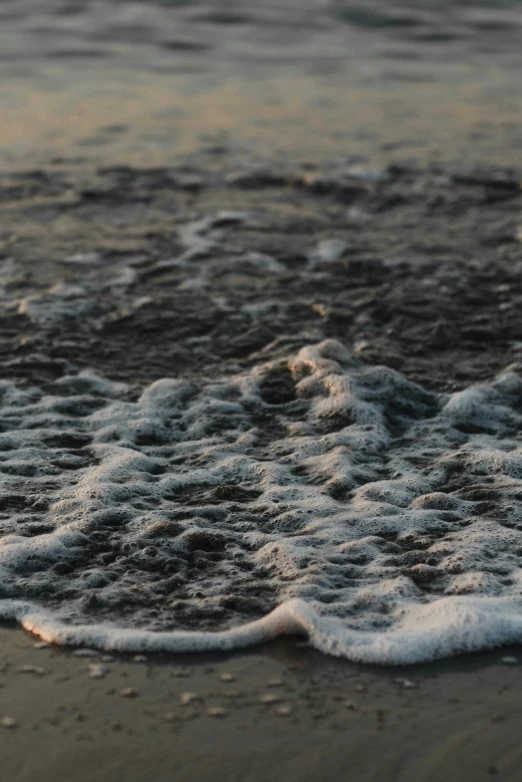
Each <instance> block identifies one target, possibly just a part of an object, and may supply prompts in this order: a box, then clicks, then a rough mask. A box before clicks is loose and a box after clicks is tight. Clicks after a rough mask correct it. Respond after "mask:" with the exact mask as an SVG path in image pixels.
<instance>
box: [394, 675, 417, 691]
mask: <svg viewBox="0 0 522 782" xmlns="http://www.w3.org/2000/svg"><path fill="white" fill-rule="evenodd" d="M395 684H398V685H399V687H402V689H403V690H415V689H416V688H417V687H418V685H417V682H412V680H411V679H399V678H397V679H395Z"/></svg>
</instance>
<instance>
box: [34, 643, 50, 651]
mask: <svg viewBox="0 0 522 782" xmlns="http://www.w3.org/2000/svg"><path fill="white" fill-rule="evenodd" d="M50 645H51V644H48V643H47V641H37V642H36V643H35V644H33V649H48V648H49V647H50Z"/></svg>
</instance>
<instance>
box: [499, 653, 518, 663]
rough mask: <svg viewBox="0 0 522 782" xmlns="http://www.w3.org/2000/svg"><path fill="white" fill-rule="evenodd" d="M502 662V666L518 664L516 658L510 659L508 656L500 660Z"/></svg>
mask: <svg viewBox="0 0 522 782" xmlns="http://www.w3.org/2000/svg"><path fill="white" fill-rule="evenodd" d="M502 662H503V663H504V665H516V664H517V663H518V658H517V657H510V656H509V655H508V656H507V657H503V658H502Z"/></svg>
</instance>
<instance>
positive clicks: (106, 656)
mask: <svg viewBox="0 0 522 782" xmlns="http://www.w3.org/2000/svg"><path fill="white" fill-rule="evenodd" d="M101 659H102V663H112V662H114V657H112V656H111V655H110V654H104V655H103V657H102V658H101Z"/></svg>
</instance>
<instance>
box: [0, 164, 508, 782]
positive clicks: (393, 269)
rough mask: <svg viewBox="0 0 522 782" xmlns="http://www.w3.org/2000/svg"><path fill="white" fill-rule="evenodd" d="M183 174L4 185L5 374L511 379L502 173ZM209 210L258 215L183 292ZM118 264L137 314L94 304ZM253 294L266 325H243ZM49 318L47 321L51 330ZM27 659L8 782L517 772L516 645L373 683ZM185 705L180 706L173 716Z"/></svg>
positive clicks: (236, 662) (8, 736)
mask: <svg viewBox="0 0 522 782" xmlns="http://www.w3.org/2000/svg"><path fill="white" fill-rule="evenodd" d="M225 158H226V156H225ZM201 162H202V164H201V166H200V167H199V168H195V169H194V170H191V171H190V172H189V171H186V170H185V171H183V170H181V169H179V170H177V171H173V170H171V169H165V168H164V169H160V170H153V171H150V170H149V171H142V170H139V169H132V168H125V167H123V168H115V169H112V170H110V171H105V172H98V173H96V174H94V173H93V174H92V179H91V180H90V181H89V182H85V181H84V180H82V179H81V178H78V177H77V176H76V175H75V174H74V173H72V172H71V173H70V174H64V175H63V177H60V176H58V177H56V176H54V175H52V176H49V177H47V176H46V175H45V174H43V175H42V173H41V172H40V173H34V172H33V173H32V174H25V175H21V176H20V177H18V178H16V177H14V178H11V179H10V178H9V177H6V178H5V180H4V191H3V194H4V200H3V206H2V209H3V212H2V214H3V217H4V218H5V219H6V220H9V222H8V225H9V229H8V230H6V232H5V234H4V235H2V241H3V245H2V253H3V259H4V262H5V263H4V264H3V268H4V269H5V270H6V273H5V274H6V290H7V292H8V294H9V296H10V297H11V298H20V299H22V298H24V297H29V296H30V295H34V296H36V304H37V305H38V307H36V306H34V309H33V312H34V313H35V315H34V317H33V318H31V317H30V316H29V315H28V314H27V312H25V313H24V312H20V311H16V312H13V311H10V312H9V313H8V315H6V317H5V319H4V323H3V331H1V332H0V338H1V340H0V347H1V349H2V359H3V361H4V371H5V377H9V378H10V379H13V380H14V381H15V382H16V383H19V384H21V386H22V387H28V386H38V387H41V388H49V387H52V385H53V383H55V382H57V383H58V384H59V383H60V381H61V379H62V378H63V377H67V376H70V375H71V374H75V373H76V374H77V373H78V372H80V371H81V370H82V369H85V368H91V369H93V370H94V371H95V372H97V373H99V374H100V375H102V376H111V377H112V378H113V379H114V380H118V381H120V380H123V381H124V382H127V381H130V382H132V383H133V384H134V385H133V388H135V387H136V386H140V387H143V386H144V385H146V384H149V383H150V382H151V380H154V379H156V378H157V377H165V376H172V374H174V373H177V374H179V375H180V376H186V377H190V378H191V379H193V378H198V377H200V376H201V373H202V371H204V372H205V373H206V375H207V376H208V377H211V378H216V377H219V376H223V375H225V374H231V373H234V372H237V371H239V370H241V369H244V368H249V367H251V366H253V365H254V364H256V363H259V362H260V361H265V360H268V359H269V358H276V359H280V358H282V357H284V356H286V355H288V353H289V352H294V347H295V349H296V350H297V349H298V348H299V347H301V346H302V345H303V344H308V343H310V342H311V341H316V340H317V341H319V340H320V339H325V338H339V339H341V340H342V341H343V342H344V343H345V344H347V345H350V346H352V345H353V346H357V352H358V356H359V357H360V358H361V360H362V361H364V362H366V363H368V364H377V363H385V364H387V365H388V366H391V367H393V368H394V369H397V370H399V371H401V372H403V373H404V374H406V376H407V377H408V378H411V379H412V380H414V381H415V382H418V383H421V384H424V385H425V386H426V387H431V388H436V389H437V390H440V391H443V392H446V391H454V390H456V389H460V388H463V387H466V386H469V385H471V384H472V383H476V382H479V381H481V380H483V379H485V378H491V377H493V376H494V374H495V373H496V372H498V371H499V370H500V369H502V368H503V367H504V366H505V365H507V364H508V363H510V364H512V365H514V366H515V365H517V366H520V361H521V353H520V345H522V342H517V339H522V337H519V336H518V335H519V333H520V334H522V330H521V329H522V325H521V324H522V321H521V316H520V312H521V311H522V308H521V306H520V294H519V287H518V282H519V271H518V269H519V267H520V261H521V258H522V256H521V249H520V247H521V244H520V239H519V238H517V230H518V228H517V227H518V221H519V213H520V200H519V199H520V189H519V188H518V189H517V181H518V180H517V179H516V177H515V176H514V175H513V176H512V177H511V178H509V176H508V173H509V172H508V173H506V171H505V170H502V169H498V168H497V169H494V170H491V169H490V170H488V171H487V172H486V173H484V171H483V170H478V169H477V170H476V171H475V170H473V171H471V172H470V171H468V172H467V175H466V176H464V177H463V175H462V171H457V170H453V169H450V170H448V171H442V172H441V171H433V170H431V171H429V170H424V169H417V168H415V167H414V168H408V167H404V168H398V169H397V168H395V169H393V168H390V169H389V170H386V171H383V172H382V175H381V174H379V175H378V176H376V172H375V171H372V169H368V170H362V171H361V170H353V169H352V170H351V173H350V171H348V170H346V171H344V170H343V171H342V172H341V171H337V172H336V171H335V169H331V170H325V171H322V170H316V171H314V172H313V176H312V175H310V176H309V174H310V172H308V173H307V174H303V173H302V172H301V178H302V182H303V183H304V184H303V185H300V186H299V187H296V186H295V183H294V179H293V178H292V177H291V176H289V175H288V176H287V175H286V173H285V175H284V176H276V174H277V175H279V174H280V172H279V171H276V172H275V173H274V172H269V173H272V174H273V175H274V176H272V179H270V177H269V176H267V172H266V171H265V172H264V174H263V175H262V176H261V175H260V174H259V173H258V174H256V176H251V170H250V169H249V168H248V166H245V169H244V170H240V171H238V169H237V168H235V162H234V161H230V160H228V159H225V162H224V163H223V170H220V171H219V172H217V173H216V172H212V174H209V172H208V171H207V170H206V169H205V158H203V157H202V159H201ZM261 173H262V172H261ZM236 174H239V176H236V177H235V178H234V176H232V177H231V176H230V175H236ZM510 176H511V175H510ZM227 177H228V178H227ZM256 177H257V178H256ZM223 209H226V210H242V211H244V210H247V211H248V212H249V213H251V214H252V215H253V219H252V222H251V223H249V224H246V225H242V224H238V225H232V226H225V228H224V234H223V236H222V237H218V239H217V241H218V247H219V248H220V252H222V255H219V254H218V255H217V256H216V257H215V258H210V260H209V262H208V269H209V276H208V278H206V277H205V276H204V275H201V276H198V275H199V272H200V269H201V268H203V266H205V264H206V261H205V262H204V264H200V263H199V261H196V262H195V263H193V264H192V265H190V264H188V265H187V266H183V265H181V264H180V265H176V264H171V265H169V264H166V263H165V261H168V260H169V259H172V258H174V259H176V258H178V257H179V256H180V255H181V254H182V253H183V252H186V251H187V248H186V247H184V246H182V243H181V242H180V237H183V236H186V233H185V234H184V233H183V231H184V229H185V228H186V227H187V226H188V227H190V226H193V225H194V223H195V221H200V220H203V219H204V218H206V217H207V216H209V215H210V216H211V215H215V214H217V213H218V212H219V211H220V210H223ZM189 234H190V232H189ZM332 238H333V239H334V240H340V241H342V242H345V243H346V245H347V255H346V259H344V258H338V259H337V260H335V259H334V260H330V261H329V260H328V259H326V260H324V259H321V257H319V262H320V263H323V260H324V266H323V267H321V268H320V269H319V272H320V273H318V274H317V275H316V276H313V274H310V273H309V272H310V266H309V264H310V263H311V261H310V258H311V257H313V254H314V253H317V248H318V247H319V246H320V242H323V241H325V240H330V239H332ZM220 242H221V244H219V243H220ZM230 246H232V248H233V257H234V258H239V259H243V258H246V257H247V253H256V252H257V253H258V254H263V255H264V256H265V258H266V256H269V258H272V259H275V261H277V264H280V267H279V271H277V272H276V273H274V274H272V272H270V273H267V271H266V269H264V268H263V267H262V266H259V267H256V265H255V264H256V263H260V261H259V257H257V256H254V257H253V261H252V256H248V258H247V260H248V263H247V262H246V261H245V262H244V263H243V265H242V266H240V265H238V267H237V269H235V270H234V271H230V270H229V269H227V264H228V262H229V261H228V258H229V255H228V249H227V248H229V247H230ZM223 248H225V249H223ZM225 250H226V252H225ZM81 253H84V255H83V256H82V255H81ZM89 253H91V255H90V256H89ZM9 258H11V259H13V268H12V269H11V270H10V268H9V264H8V259H9ZM71 258H73V261H71V260H70V259H71ZM477 259H478V260H477ZM317 262H318V261H317V260H313V263H317ZM248 264H251V265H250V266H249V265H248ZM273 267H274V268H276V270H277V269H278V266H277V265H276V264H273ZM125 269H131V270H135V271H136V274H137V276H136V280H135V281H134V282H131V283H129V290H130V293H129V296H130V297H131V298H130V299H129V301H131V303H132V302H133V301H134V298H135V299H136V300H137V301H138V305H137V306H136V307H135V308H132V307H129V306H128V302H127V300H123V301H122V302H120V301H119V300H115V299H114V298H111V296H109V295H108V294H107V295H106V298H105V299H104V298H103V296H101V297H100V298H99V299H96V296H98V294H99V290H96V286H98V287H99V288H100V289H101V288H102V286H103V284H105V282H106V279H107V278H108V277H111V276H114V275H116V274H117V273H119V272H120V271H122V270H125ZM312 272H313V273H314V274H315V272H314V271H313V269H312ZM87 275H91V276H90V282H89V285H91V288H88V287H87V284H86V287H85V299H89V301H91V300H92V301H93V302H94V304H93V309H92V313H93V314H92V315H91V314H90V311H88V312H87V314H86V315H84V314H82V312H81V311H79V312H78V313H77V312H76V311H75V310H74V308H73V309H71V310H66V308H65V304H67V300H66V298H65V297H64V298H63V300H62V299H59V296H56V297H55V298H54V299H53V298H52V295H51V294H49V290H48V286H49V285H51V283H53V282H55V281H56V280H57V279H59V278H61V277H62V278H65V279H67V280H69V281H72V282H74V283H75V284H79V283H81V284H83V283H82V280H83V279H85V278H86V276H87ZM517 275H518V276H517ZM426 280H429V282H430V286H429V287H428V288H426V285H425V282H426ZM93 281H94V282H93ZM198 285H199V286H200V287H198ZM343 287H344V290H343ZM283 289H284V294H283V295H282V294H281V291H282V290H283ZM346 290H349V291H350V295H346ZM53 295H55V294H53ZM83 296H84V294H83V293H82V296H81V297H80V299H81V301H83V300H84V299H83ZM89 297H90V298H89ZM132 297H134V298H132ZM138 297H139V298H138ZM260 300H261V301H263V300H265V301H268V302H270V304H271V309H267V311H266V313H265V312H264V311H263V310H259V312H258V311H256V310H255V308H254V307H253V305H254V304H256V302H259V301H260ZM55 302H58V304H60V305H63V306H64V310H63V312H64V313H65V315H64V319H63V320H62V321H56V322H54V321H52V320H46V319H45V317H46V316H47V315H46V313H47V312H49V311H50V312H51V314H52V313H53V311H55V309H56V308H55V304H54V303H55ZM288 302H291V304H292V307H293V309H291V308H288V309H286V308H287V305H288ZM33 305H35V300H33ZM46 307H47V308H48V309H46ZM104 307H106V309H104ZM100 313H101V314H100ZM202 313H203V314H204V322H203V325H202ZM256 313H257V314H256ZM273 313H276V315H275V316H274V314H273ZM39 317H41V318H42V319H41V320H38V318H39ZM64 324H66V329H64ZM274 324H275V325H274ZM64 334H65V337H64ZM158 334H161V344H159V342H160V340H158ZM281 334H283V335H288V339H289V342H285V341H284V340H283V341H279V342H278V339H279V338H280V336H281ZM289 344H290V348H289ZM412 346H413V347H412ZM115 356H116V359H115ZM517 362H518V363H517ZM173 368H174V369H173ZM202 368H203V369H202ZM198 372H199V373H200V374H199V376H198ZM206 380H207V377H205V382H206ZM283 390H284V389H283ZM53 447H54V446H53ZM80 455H81V454H80ZM65 576H67V573H66V574H65ZM35 644H36V646H41V645H40V644H39V643H38V642H37V641H36V639H34V638H33V637H30V636H28V635H27V634H26V633H24V632H23V631H22V630H18V629H13V628H2V629H0V668H2V670H1V672H0V682H1V683H2V684H3V686H1V687H0V719H1V718H11V719H12V720H14V721H15V722H16V725H13V726H12V727H9V723H8V724H7V725H0V761H1V762H2V770H3V774H4V777H5V779H6V780H8V781H9V782H33V780H34V779H35V778H38V779H39V780H40V782H55V780H57V779H62V778H69V777H70V778H74V780H75V782H106V781H107V779H111V778H114V779H118V782H120V781H121V782H148V780H149V779H151V778H152V777H153V778H154V779H157V780H158V782H167V781H168V782H171V781H172V780H175V781H176V782H183V781H184V780H187V782H188V781H189V780H190V782H214V780H216V779H224V780H225V779H226V780H227V782H229V780H230V781H231V782H232V781H233V780H237V782H240V781H242V780H248V781H249V782H265V780H266V779H267V778H269V777H270V776H275V775H277V776H280V777H281V778H282V779H284V780H285V782H308V780H310V782H311V781H312V780H314V782H316V780H318V779H320V780H321V782H323V780H325V782H330V780H331V782H338V781H339V770H340V769H343V770H345V771H346V774H347V775H348V778H352V779H353V780H354V782H377V781H379V782H395V781H396V782H402V781H403V780H405V779H418V780H422V782H440V780H441V779H445V782H457V780H459V782H460V781H461V780H464V781H466V782H467V780H469V782H481V781H482V780H483V781H484V782H500V780H502V782H511V781H512V782H518V779H519V778H520V773H519V769H520V760H521V759H520V750H519V748H518V745H519V735H518V734H519V723H520V716H521V714H520V713H521V706H520V704H519V700H520V699H519V696H518V688H519V685H520V675H521V667H520V665H521V663H520V661H521V660H522V650H520V649H518V648H516V649H511V648H508V649H504V650H498V651H495V652H490V653H487V654H486V653H477V654H474V655H467V656H462V657H457V658H452V659H450V660H446V661H440V662H433V663H429V664H427V665H424V666H414V667H408V668H396V667H394V668H378V669H377V668H375V667H370V666H358V665H354V664H351V663H348V662H345V661H342V660H335V659H333V658H325V657H323V656H320V655H319V654H318V653H314V652H312V651H310V650H309V649H308V648H307V647H306V644H304V645H303V644H302V642H296V641H295V640H284V641H283V640H280V641H274V642H272V643H271V644H270V645H267V646H264V647H261V648H253V649H251V650H249V651H245V652H242V653H236V654H233V655H227V656H219V657H216V656H215V655H194V656H189V657H183V658H180V657H178V656H176V657H169V656H164V657H161V658H153V657H152V656H151V657H148V658H147V659H146V660H145V661H141V662H135V661H134V660H133V659H132V657H130V658H129V657H120V656H116V655H109V657H112V658H113V659H111V660H107V659H104V658H106V657H107V656H106V655H103V654H102V655H98V654H96V655H94V656H93V657H92V658H91V657H84V656H82V655H83V654H85V652H82V650H79V652H80V654H79V655H78V654H76V653H75V652H74V651H71V650H62V649H57V648H55V647H45V646H43V647H42V648H35ZM503 657H514V658H516V660H517V662H516V663H515V664H505V663H502V658H503ZM20 666H22V667H23V666H26V668H25V670H21V671H19V670H18V668H19V667H20ZM89 666H94V668H93V667H91V668H90V667H89ZM96 666H102V668H96ZM92 675H94V676H95V677H96V676H98V675H99V676H100V678H92ZM222 676H224V677H225V679H224V680H223V678H222ZM230 677H232V678H230ZM274 679H281V680H282V683H281V684H277V685H274V684H273V682H272V684H271V685H270V686H269V681H272V680H274ZM410 683H413V686H412V685H411V684H410ZM124 691H125V692H124ZM184 693H195V695H196V696H197V697H195V698H193V697H192V696H186V697H185V700H186V701H187V703H186V705H183V704H182V703H181V701H180V699H181V697H182V696H183V695H184ZM263 699H264V700H263ZM278 709H282V711H281V712H278ZM209 710H211V713H210V714H209V713H208V711H209ZM223 712H225V713H223Z"/></svg>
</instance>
